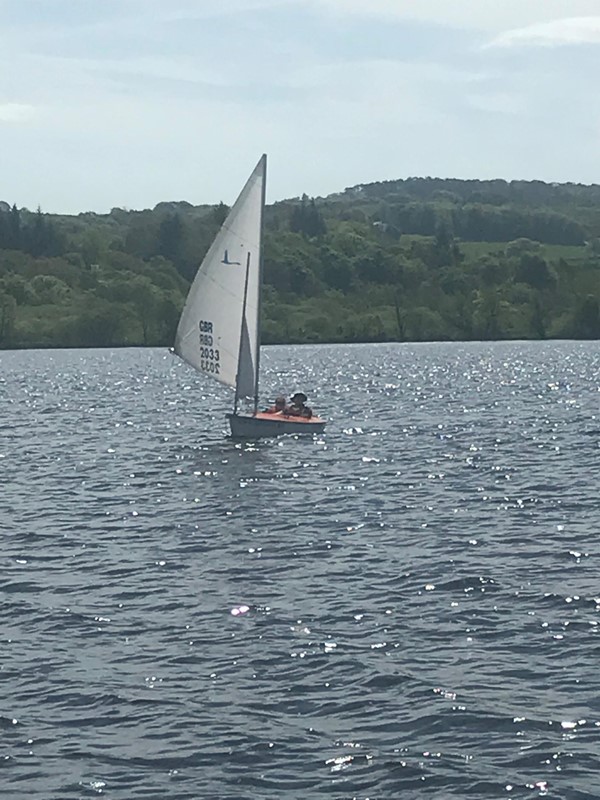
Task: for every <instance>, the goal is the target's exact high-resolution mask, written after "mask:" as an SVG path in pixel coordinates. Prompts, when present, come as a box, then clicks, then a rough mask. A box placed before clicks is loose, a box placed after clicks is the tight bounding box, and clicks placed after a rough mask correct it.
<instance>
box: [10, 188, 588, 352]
mask: <svg viewBox="0 0 600 800" xmlns="http://www.w3.org/2000/svg"><path fill="white" fill-rule="evenodd" d="M226 213H227V207H226V206H224V205H222V204H220V205H219V206H193V205H191V204H190V203H187V202H165V203H160V204H159V205H157V206H156V207H155V208H154V209H151V210H149V209H147V210H143V211H128V210H123V209H117V208H115V209H113V210H112V211H111V212H110V213H109V214H105V215H101V214H94V213H82V214H79V215H77V216H57V215H49V214H44V213H42V212H41V211H37V212H35V213H32V212H30V211H28V210H26V209H17V208H16V207H14V206H11V205H10V204H9V203H7V202H4V203H0V347H4V348H7V347H74V346H119V345H169V344H171V342H172V340H173V334H174V330H175V327H176V324H177V319H178V315H179V311H180V308H181V305H182V303H183V300H184V298H185V294H186V291H187V287H188V285H189V281H190V279H191V278H192V277H193V275H194V274H195V271H196V269H197V266H198V264H199V262H200V260H201V259H202V256H203V255H204V253H205V252H206V250H207V248H208V246H209V245H210V242H211V241H212V238H213V237H214V235H215V233H216V231H217V230H218V227H219V225H220V223H221V222H222V220H223V219H224V217H225V215H226ZM599 305H600V186H582V185H576V184H559V185H556V184H552V185H550V184H545V183H542V182H524V181H514V182H510V183H508V182H505V181H500V180H498V181H460V180H441V179H433V178H410V179H406V180H394V181H386V182H383V183H373V184H366V185H360V186H355V187H351V188H348V189H346V190H345V191H343V192H340V193H338V194H335V195H331V196H329V197H325V198H314V199H310V198H308V197H306V196H304V197H302V198H296V199H292V200H286V201H282V202H279V203H275V204H274V205H272V206H269V207H268V208H267V214H266V231H265V287H264V294H263V314H264V319H263V341H265V342H267V343H269V342H309V341H310V342H325V341H340V342H341V341H352V342H355V341H387V340H411V341H415V340H416V341H425V340H468V339H511V338H525V339H535V338H554V337H567V338H600V311H599Z"/></svg>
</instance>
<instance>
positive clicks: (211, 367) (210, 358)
mask: <svg viewBox="0 0 600 800" xmlns="http://www.w3.org/2000/svg"><path fill="white" fill-rule="evenodd" d="M198 327H199V328H200V369H202V370H204V372H209V373H210V374H211V375H218V374H219V367H220V364H219V358H220V356H219V351H218V350H217V349H216V348H213V346H212V345H213V337H212V334H213V324H212V322H208V320H204V319H201V320H200V322H199V324H198Z"/></svg>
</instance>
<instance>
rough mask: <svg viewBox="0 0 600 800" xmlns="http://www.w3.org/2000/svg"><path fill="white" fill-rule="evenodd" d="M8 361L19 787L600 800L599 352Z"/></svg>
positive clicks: (3, 751) (2, 738)
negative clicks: (296, 429)
mask: <svg viewBox="0 0 600 800" xmlns="http://www.w3.org/2000/svg"><path fill="white" fill-rule="evenodd" d="M262 371H263V380H262V390H263V400H264V402H265V403H267V402H268V401H270V400H271V399H272V398H273V396H274V395H275V394H277V393H278V392H279V391H281V390H282V389H284V390H287V392H288V393H289V392H291V391H295V390H297V389H303V390H304V391H306V392H307V394H308V395H309V402H310V403H311V404H312V405H313V407H314V408H315V410H317V411H318V412H319V413H322V414H323V415H324V416H326V417H328V418H329V420H330V422H329V425H328V428H327V432H326V434H325V435H324V436H322V437H320V438H318V439H311V438H308V439H307V438H304V439H303V438H291V437H290V438H287V437H286V438H283V439H279V440H268V441H260V442H254V443H248V442H247V443H243V444H241V443H236V442H234V441H231V440H230V439H228V438H226V436H225V435H224V433H225V427H224V416H223V415H224V413H225V412H226V411H228V410H230V404H231V394H230V392H229V390H227V389H226V388H224V387H221V386H220V385H218V384H216V383H210V382H209V381H208V380H205V379H203V378H201V377H199V376H197V375H196V374H195V373H193V372H192V371H191V370H190V369H189V368H188V367H187V366H186V365H185V364H183V363H181V362H179V361H178V360H177V359H176V358H175V357H173V356H171V355H170V354H168V353H167V352H166V351H163V350H120V351H119V350H117V351H107V350H104V351H100V350H96V351H94V350H88V351H74V350H71V351H47V352H41V351H31V352H3V353H0V409H1V416H0V482H1V486H0V533H1V537H2V538H1V542H2V551H1V553H0V575H1V589H2V595H1V597H2V605H1V606H0V796H1V797H2V798H3V800H13V798H14V800H24V799H25V798H27V799H28V800H31V799H32V798H33V799H34V800H48V799H49V798H57V799H60V800H64V799H67V798H87V797H97V796H104V797H107V798H114V800H137V799H138V798H146V800H147V799H148V798H151V799H152V800H184V798H185V799H186V800H196V799H197V798H231V799H233V798H244V799H245V798H248V800H251V799H254V798H269V799H271V798H272V799H273V800H276V798H289V799H290V800H292V799H295V798H340V799H341V798H348V799H349V800H350V799H351V798H356V799H357V800H366V798H370V800H375V799H376V798H377V799H379V800H393V799H394V798H403V800H410V799H412V798H419V799H420V798H427V799H428V800H449V799H451V798H456V799H457V800H458V799H459V798H481V799H482V800H484V799H486V798H503V800H505V799H506V800H509V798H513V799H515V800H516V798H533V797H538V796H540V797H547V798H555V799H556V800H558V799H559V798H560V800H584V798H585V799H586V800H597V798H598V797H600V679H599V671H598V670H599V664H600V625H599V622H600V536H599V534H600V501H599V496H600V477H599V476H600V449H599V440H600V343H598V342H587V343H586V342H581V343H574V342H555V343H522V342H513V343H500V344H492V343H485V344H426V345H374V346H373V345H364V346H352V347H348V346H322V347H295V348H293V347H290V348H288V347H273V348H265V349H264V350H263V358H262Z"/></svg>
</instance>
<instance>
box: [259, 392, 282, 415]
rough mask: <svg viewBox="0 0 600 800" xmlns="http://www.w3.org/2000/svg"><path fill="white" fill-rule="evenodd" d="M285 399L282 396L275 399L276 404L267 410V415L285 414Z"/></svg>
mask: <svg viewBox="0 0 600 800" xmlns="http://www.w3.org/2000/svg"><path fill="white" fill-rule="evenodd" d="M285 410H286V408H285V397H284V396H283V395H282V394H280V395H279V396H278V397H276V398H275V404H274V405H272V406H271V408H266V409H265V412H264V413H265V414H283V413H284V412H285Z"/></svg>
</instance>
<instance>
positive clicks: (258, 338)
mask: <svg viewBox="0 0 600 800" xmlns="http://www.w3.org/2000/svg"><path fill="white" fill-rule="evenodd" d="M262 162H263V169H262V187H261V202H260V242H259V247H258V324H257V326H256V374H255V377H254V413H255V414H256V412H257V411H258V376H259V374H260V341H261V324H260V322H261V308H262V278H263V235H264V230H265V198H266V193H267V156H266V153H263V157H262ZM247 284H248V275H247V274H246V285H247ZM244 304H245V300H244Z"/></svg>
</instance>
